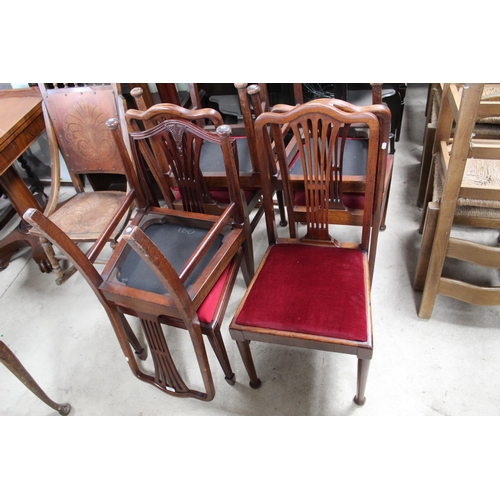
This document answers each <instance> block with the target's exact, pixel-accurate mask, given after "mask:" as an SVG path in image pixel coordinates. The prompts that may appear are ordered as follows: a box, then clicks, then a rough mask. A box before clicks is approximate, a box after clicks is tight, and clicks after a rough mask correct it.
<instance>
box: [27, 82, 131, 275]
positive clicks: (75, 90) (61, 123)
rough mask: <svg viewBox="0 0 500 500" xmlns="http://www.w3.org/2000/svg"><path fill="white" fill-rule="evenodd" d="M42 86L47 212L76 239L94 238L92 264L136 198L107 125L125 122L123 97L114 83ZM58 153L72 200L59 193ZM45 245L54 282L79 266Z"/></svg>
mask: <svg viewBox="0 0 500 500" xmlns="http://www.w3.org/2000/svg"><path fill="white" fill-rule="evenodd" d="M38 85H39V87H40V90H41V93H42V98H43V103H42V108H43V115H44V119H45V126H46V129H47V138H48V143H49V151H50V161H51V191H50V196H49V200H48V202H47V205H46V207H45V211H44V213H45V215H46V216H47V217H49V218H50V219H51V220H52V221H53V222H54V223H55V224H56V225H57V226H59V227H60V228H61V229H62V230H63V231H64V232H65V233H66V234H67V235H68V236H69V237H70V238H71V239H72V240H73V241H75V242H77V243H85V242H93V243H94V244H93V245H92V247H91V248H90V249H89V250H88V256H89V259H90V260H91V261H92V262H94V261H96V260H97V258H98V257H99V255H100V254H101V252H102V250H103V248H104V247H105V245H106V244H107V243H108V242H112V244H114V243H116V240H117V238H118V237H119V235H120V233H121V231H122V230H123V228H124V226H125V224H126V222H127V220H128V217H129V215H130V210H131V206H132V201H133V199H132V196H130V193H127V190H128V185H127V182H126V175H125V170H124V166H123V162H122V159H121V157H120V155H118V154H117V149H116V146H115V143H114V140H113V138H112V135H111V132H110V131H109V130H108V128H107V127H106V120H107V119H108V118H110V117H116V118H117V119H118V120H121V121H122V123H124V121H123V120H124V108H123V102H122V98H121V96H120V94H119V89H118V87H117V86H116V84H44V83H40V84H38ZM59 152H60V153H59ZM59 154H61V156H62V158H63V159H64V161H65V163H66V166H67V170H68V173H69V175H70V180H71V182H72V184H73V187H74V189H75V191H76V194H75V195H73V196H72V197H71V198H69V199H65V198H61V195H60V194H61V165H60V156H59ZM32 233H33V234H36V230H32ZM41 243H42V246H43V248H44V251H45V253H46V254H47V258H48V259H49V261H50V263H51V265H52V268H53V270H54V272H55V273H56V274H57V278H56V283H57V284H62V283H64V282H65V281H66V280H67V279H68V278H69V277H70V276H71V275H72V274H74V272H75V268H74V267H69V268H68V269H63V267H62V266H61V264H60V261H61V259H64V256H62V257H61V256H56V255H55V252H54V247H53V246H52V244H51V243H50V242H48V241H47V240H46V239H45V238H43V237H42V238H41Z"/></svg>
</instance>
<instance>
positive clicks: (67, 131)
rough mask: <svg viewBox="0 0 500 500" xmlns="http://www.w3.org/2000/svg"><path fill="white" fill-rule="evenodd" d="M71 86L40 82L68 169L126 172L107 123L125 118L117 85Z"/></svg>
mask: <svg viewBox="0 0 500 500" xmlns="http://www.w3.org/2000/svg"><path fill="white" fill-rule="evenodd" d="M67 85H68V84H39V86H40V89H41V91H42V96H43V99H44V106H45V107H46V110H47V113H48V116H49V120H50V126H51V127H52V128H53V130H54V132H55V136H56V139H57V143H58V145H59V149H60V151H61V154H62V156H63V158H64V160H65V162H66V165H67V167H68V170H69V171H70V173H76V174H90V173H114V174H124V167H123V162H122V160H121V157H120V155H119V154H118V150H117V149H116V145H115V141H114V140H113V137H112V135H111V132H110V130H109V129H108V127H107V126H106V121H107V120H108V119H109V118H114V117H116V118H118V119H120V121H122V120H123V109H122V108H121V101H120V99H121V98H120V96H119V95H118V89H117V87H116V85H114V84H101V85H98V84H83V85H82V84H74V86H71V87H70V86H67ZM50 87H53V88H50ZM60 87H62V88H60Z"/></svg>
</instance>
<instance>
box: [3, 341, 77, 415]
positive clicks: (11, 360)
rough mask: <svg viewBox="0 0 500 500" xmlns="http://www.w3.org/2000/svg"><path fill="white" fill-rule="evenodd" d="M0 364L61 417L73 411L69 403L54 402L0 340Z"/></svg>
mask: <svg viewBox="0 0 500 500" xmlns="http://www.w3.org/2000/svg"><path fill="white" fill-rule="evenodd" d="M0 363H2V364H3V365H5V366H6V367H7V368H8V369H9V370H10V371H11V372H12V373H13V374H14V375H15V376H16V377H17V378H18V379H19V380H20V381H21V382H22V383H23V384H24V385H25V386H26V387H27V388H28V389H29V390H30V391H31V392H32V393H33V394H34V395H35V396H36V397H37V398H39V399H41V400H42V401H43V402H44V403H45V404H46V405H48V406H50V407H51V408H52V409H53V410H56V411H58V412H59V413H60V414H61V415H68V414H69V412H70V411H71V405H70V404H69V403H63V404H59V403H56V402H55V401H52V399H50V398H49V397H48V396H47V394H45V392H44V391H43V390H42V389H41V387H40V386H39V385H38V384H37V383H36V381H35V379H34V378H33V377H32V376H31V375H30V374H29V373H28V371H27V370H26V368H24V366H23V365H22V364H21V362H20V361H19V359H17V357H16V356H15V354H14V353H13V352H12V351H11V350H10V349H9V348H8V347H7V346H6V345H5V344H4V343H3V342H2V341H1V340H0Z"/></svg>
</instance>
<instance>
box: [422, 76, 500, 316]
mask: <svg viewBox="0 0 500 500" xmlns="http://www.w3.org/2000/svg"><path fill="white" fill-rule="evenodd" d="M486 87H493V86H487V85H485V84H464V85H459V84H445V85H444V87H443V92H442V100H441V106H440V110H439V117H438V121H437V126H436V133H435V141H434V146H433V151H434V154H433V156H432V163H431V168H430V173H429V182H428V184H429V188H428V189H427V191H428V193H429V192H430V193H431V194H432V198H431V201H429V202H428V203H427V204H426V205H424V213H423V218H422V227H423V236H422V243H421V248H420V253H419V258H418V263H417V269H416V273H415V281H414V288H415V289H416V290H423V294H422V301H421V304H420V308H419V311H418V315H419V316H420V317H421V318H425V319H428V318H430V317H431V315H432V311H433V308H434V304H435V301H436V297H437V295H446V296H448V297H452V298H455V299H458V300H461V301H464V302H467V303H470V304H476V305H499V304H500V289H499V288H498V287H496V286H479V285H475V284H472V283H469V282H467V281H466V280H465V279H463V277H461V276H455V277H453V278H451V277H445V276H444V274H443V267H444V265H445V261H446V259H455V261H464V262H468V263H471V264H474V265H476V266H481V267H486V268H500V250H499V249H498V248H496V247H491V246H488V245H484V244H480V243H479V242H475V241H473V240H474V235H473V232H472V234H471V240H470V241H469V240H464V239H461V238H457V237H454V236H452V234H451V233H452V230H453V229H454V227H470V228H474V227H475V228H493V229H500V141H499V140H498V139H486V138H477V137H476V136H475V129H476V126H477V124H478V123H480V122H483V123H484V122H491V123H494V122H495V121H497V120H498V117H500V100H498V99H495V98H494V97H492V96H491V95H490V96H488V97H485V88H486ZM431 180H432V181H433V182H432V183H431ZM430 186H432V190H431V188H430ZM428 197H429V194H427V196H426V199H428Z"/></svg>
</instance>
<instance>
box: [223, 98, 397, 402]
mask: <svg viewBox="0 0 500 500" xmlns="http://www.w3.org/2000/svg"><path fill="white" fill-rule="evenodd" d="M356 123H365V124H366V126H367V127H368V128H369V132H370V133H369V146H368V155H367V169H366V186H365V203H364V209H363V211H362V214H359V215H360V218H361V221H358V220H356V221H355V219H357V217H358V214H352V213H351V210H349V209H348V208H346V206H345V205H344V202H343V196H342V169H343V165H342V149H343V147H344V145H345V141H344V137H343V131H345V129H346V128H349V126H351V125H353V124H356ZM284 124H289V125H290V128H291V131H292V133H293V135H294V137H295V140H296V143H297V145H298V148H299V154H300V156H301V161H302V166H303V172H302V186H301V189H302V190H303V191H304V193H305V195H304V201H305V204H304V206H303V207H302V211H303V213H304V214H305V221H306V224H305V226H298V228H297V227H296V226H297V216H296V214H297V213H298V209H297V207H296V205H295V202H294V193H293V191H294V189H295V186H294V185H293V183H292V180H291V175H289V169H288V167H289V165H288V163H287V161H286V153H285V145H284V142H283V141H277V142H276V145H275V146H276V153H277V159H278V168H279V173H280V175H281V178H282V182H283V191H284V199H285V205H286V208H287V215H288V220H289V224H288V226H289V236H290V237H289V238H278V237H277V228H276V223H275V219H274V207H273V203H272V185H271V175H270V173H269V169H263V170H262V186H263V193H264V207H265V216H266V225H267V234H268V242H269V247H268V249H267V251H266V253H265V255H264V257H263V259H262V261H261V263H260V265H259V267H258V269H257V271H256V274H255V276H254V279H253V281H252V283H251V284H250V286H249V287H248V289H247V291H246V293H245V295H244V297H243V299H242V301H241V303H240V304H239V306H238V308H237V310H236V313H235V315H234V317H233V319H232V321H231V324H230V327H229V329H230V332H231V337H232V338H233V339H234V340H235V341H236V342H237V345H238V348H239V351H240V353H241V356H242V359H243V362H244V364H245V367H246V369H247V372H248V374H249V376H250V386H251V387H253V388H257V387H259V386H260V380H259V378H258V377H257V373H256V370H255V366H254V362H253V359H252V355H251V351H250V345H249V344H250V342H251V341H261V342H268V343H276V344H282V345H290V346H296V347H303V348H310V349H318V350H325V351H336V352H343V353H347V354H353V355H356V356H357V357H358V382H357V394H356V396H355V398H354V401H355V403H356V404H359V405H361V404H364V402H365V395H364V393H365V386H366V381H367V376H368V368H369V364H370V360H371V358H372V352H373V339H372V326H371V311H370V284H371V281H372V277H373V271H374V262H375V255H376V246H377V245H376V243H377V241H376V240H377V234H378V230H379V229H378V228H379V226H380V219H381V205H382V195H383V193H382V189H383V176H384V172H385V165H386V156H387V141H388V138H389V130H390V112H389V110H388V109H387V108H386V107H385V106H381V105H378V106H369V107H364V108H359V107H356V106H352V105H350V104H348V103H345V102H343V101H338V100H337V101H333V100H332V101H330V102H329V104H328V105H327V104H324V103H311V102H309V103H306V104H302V105H299V106H296V107H293V108H291V109H288V108H287V109H286V110H283V112H280V113H277V112H267V113H263V114H262V115H260V116H259V117H258V118H257V120H256V121H255V129H256V136H257V143H258V145H259V153H260V158H261V164H266V162H269V164H272V163H273V162H274V158H269V157H268V155H267V154H266V153H267V151H268V148H269V142H270V140H271V139H270V136H269V134H268V129H271V130H273V131H274V134H273V137H274V138H278V137H280V136H281V134H280V129H281V128H282V127H283V126H284ZM296 186H298V184H296ZM347 221H349V223H350V224H351V223H352V224H354V222H356V225H357V224H358V223H359V226H357V227H356V226H353V227H352V228H349V229H351V230H352V233H351V232H349V234H347V235H345V234H344V236H345V239H343V240H341V239H340V235H339V234H337V235H336V237H334V236H332V235H331V234H330V229H331V225H335V224H336V223H339V222H340V224H341V225H344V224H346V222H347ZM345 229H346V228H345V227H342V228H339V227H336V230H337V231H344V230H345ZM299 230H300V231H299ZM303 232H305V234H302V233H303ZM341 234H343V233H341ZM336 238H339V239H336Z"/></svg>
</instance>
